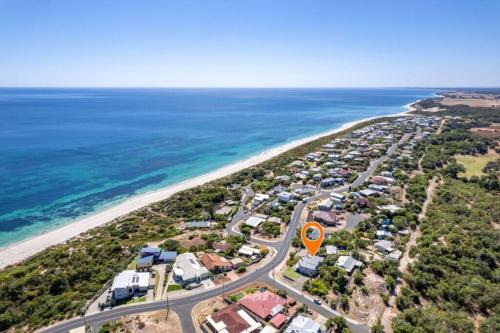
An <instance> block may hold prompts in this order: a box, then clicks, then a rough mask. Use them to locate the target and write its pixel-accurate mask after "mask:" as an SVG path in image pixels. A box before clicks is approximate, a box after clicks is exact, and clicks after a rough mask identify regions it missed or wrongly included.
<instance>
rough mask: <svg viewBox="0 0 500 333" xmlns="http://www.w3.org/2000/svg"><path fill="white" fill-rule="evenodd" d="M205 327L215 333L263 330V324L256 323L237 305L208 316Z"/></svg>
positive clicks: (240, 332)
mask: <svg viewBox="0 0 500 333" xmlns="http://www.w3.org/2000/svg"><path fill="white" fill-rule="evenodd" d="M205 326H206V328H208V329H209V330H210V331H211V332H214V333H215V332H217V333H242V332H245V333H254V332H259V331H260V329H261V328H262V324H261V323H259V322H257V321H255V320H254V319H253V318H252V317H251V316H250V315H249V314H248V313H247V312H246V311H245V310H243V309H242V308H240V306H239V305H238V304H236V303H233V304H231V305H228V306H226V307H225V308H223V309H221V310H219V311H218V312H215V313H213V314H212V315H210V316H208V317H207V320H206V322H205Z"/></svg>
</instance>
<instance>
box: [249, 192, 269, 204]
mask: <svg viewBox="0 0 500 333" xmlns="http://www.w3.org/2000/svg"><path fill="white" fill-rule="evenodd" d="M267 200H269V195H268V194H264V193H255V197H254V198H253V205H254V206H257V205H260V204H261V203H263V202H265V201H267Z"/></svg>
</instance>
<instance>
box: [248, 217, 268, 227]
mask: <svg viewBox="0 0 500 333" xmlns="http://www.w3.org/2000/svg"><path fill="white" fill-rule="evenodd" d="M264 221H265V219H264V218H262V217H258V216H250V217H249V218H248V219H247V220H246V221H245V224H246V225H249V226H251V227H252V228H257V227H258V226H259V224H261V223H262V222H264Z"/></svg>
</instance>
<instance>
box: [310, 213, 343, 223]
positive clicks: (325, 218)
mask: <svg viewBox="0 0 500 333" xmlns="http://www.w3.org/2000/svg"><path fill="white" fill-rule="evenodd" d="M313 219H314V220H315V221H317V222H320V223H323V224H325V225H327V226H336V225H337V223H338V222H339V219H338V217H337V214H336V213H335V212H331V211H324V210H317V211H315V212H314V213H313Z"/></svg>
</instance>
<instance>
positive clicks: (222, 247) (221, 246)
mask: <svg viewBox="0 0 500 333" xmlns="http://www.w3.org/2000/svg"><path fill="white" fill-rule="evenodd" d="M230 247H231V245H230V244H228V243H226V242H214V243H212V248H213V249H214V250H216V251H220V252H226V251H227V250H229V248H230Z"/></svg>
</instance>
